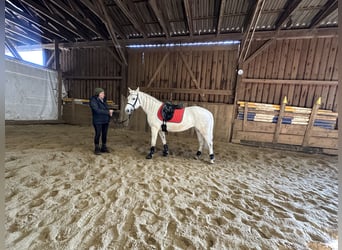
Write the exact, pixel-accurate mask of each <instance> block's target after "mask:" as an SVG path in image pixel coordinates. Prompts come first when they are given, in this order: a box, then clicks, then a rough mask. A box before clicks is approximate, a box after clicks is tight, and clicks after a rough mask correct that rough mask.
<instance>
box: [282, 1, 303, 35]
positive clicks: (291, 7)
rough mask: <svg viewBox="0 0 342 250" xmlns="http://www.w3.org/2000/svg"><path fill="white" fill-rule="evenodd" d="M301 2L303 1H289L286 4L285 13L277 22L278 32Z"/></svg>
mask: <svg viewBox="0 0 342 250" xmlns="http://www.w3.org/2000/svg"><path fill="white" fill-rule="evenodd" d="M301 2H302V1H301V0H288V1H287V2H286V4H285V10H284V12H283V13H282V14H281V15H280V16H279V17H278V19H277V21H276V22H275V29H276V30H279V29H281V26H282V25H283V24H284V22H285V21H286V20H287V19H288V18H289V16H290V15H291V14H292V12H293V11H294V10H295V9H296V8H297V7H298V5H299V4H300V3H301Z"/></svg>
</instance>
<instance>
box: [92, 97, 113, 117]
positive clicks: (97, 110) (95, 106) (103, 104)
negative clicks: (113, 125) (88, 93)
mask: <svg viewBox="0 0 342 250" xmlns="http://www.w3.org/2000/svg"><path fill="white" fill-rule="evenodd" d="M89 106H90V108H91V112H92V113H93V124H106V123H109V120H110V116H109V108H108V104H107V101H106V99H104V100H103V101H101V99H100V98H98V97H97V96H92V97H91V98H90V103H89Z"/></svg>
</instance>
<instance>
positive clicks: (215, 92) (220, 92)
mask: <svg viewBox="0 0 342 250" xmlns="http://www.w3.org/2000/svg"><path fill="white" fill-rule="evenodd" d="M140 89H141V90H143V91H146V92H161V93H181V94H199V95H206V94H207V95H222V96H230V95H232V91H231V90H215V89H188V88H146V87H140Z"/></svg>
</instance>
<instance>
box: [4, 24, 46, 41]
mask: <svg viewBox="0 0 342 250" xmlns="http://www.w3.org/2000/svg"><path fill="white" fill-rule="evenodd" d="M5 33H6V34H11V35H12V37H16V39H15V40H19V41H22V42H23V43H26V44H37V43H41V40H38V39H37V38H32V37H30V36H28V35H26V34H22V33H20V32H18V31H16V30H13V29H11V28H5Z"/></svg>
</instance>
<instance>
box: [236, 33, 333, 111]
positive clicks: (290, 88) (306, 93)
mask: <svg viewBox="0 0 342 250" xmlns="http://www.w3.org/2000/svg"><path fill="white" fill-rule="evenodd" d="M261 45H262V42H255V43H253V45H252V48H251V55H252V54H253V53H254V52H255V51H258V48H259V47H260V46H261ZM337 51H338V38H337V37H333V38H332V37H329V38H312V39H286V40H274V41H273V42H271V43H270V45H269V46H268V47H267V48H266V49H265V50H263V51H262V53H259V54H258V55H257V56H256V57H254V58H253V59H252V60H250V61H249V62H248V63H247V64H245V65H244V74H243V77H242V81H241V84H240V86H239V89H238V95H237V101H250V102H260V103H270V104H280V103H281V100H282V99H283V97H284V96H287V97H288V105H291V106H299V107H308V108H311V107H312V106H313V103H314V101H315V100H317V98H318V97H322V105H321V108H322V109H327V110H333V111H336V110H337V99H338V98H337V80H338V64H337Z"/></svg>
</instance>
